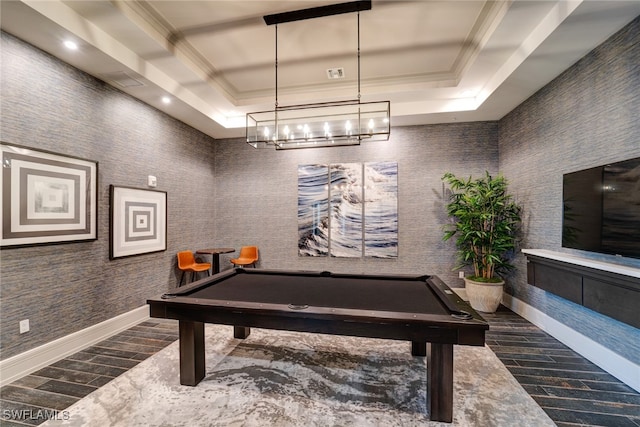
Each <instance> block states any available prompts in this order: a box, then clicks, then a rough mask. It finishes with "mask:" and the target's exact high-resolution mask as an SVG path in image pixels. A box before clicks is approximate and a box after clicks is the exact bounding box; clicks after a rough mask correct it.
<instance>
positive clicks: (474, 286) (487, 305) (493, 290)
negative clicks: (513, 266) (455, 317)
mask: <svg viewBox="0 0 640 427" xmlns="http://www.w3.org/2000/svg"><path fill="white" fill-rule="evenodd" d="M464 284H465V289H466V290H467V298H469V303H470V304H471V307H473V309H474V310H477V311H482V312H484V313H493V312H495V311H496V309H497V308H498V306H499V305H500V301H501V300H502V292H503V288H504V281H501V282H497V283H485V282H474V281H473V280H469V279H467V278H466V277H465V279H464Z"/></svg>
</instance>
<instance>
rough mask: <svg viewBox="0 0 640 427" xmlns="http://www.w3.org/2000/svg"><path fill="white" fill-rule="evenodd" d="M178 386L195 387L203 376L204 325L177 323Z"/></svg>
mask: <svg viewBox="0 0 640 427" xmlns="http://www.w3.org/2000/svg"><path fill="white" fill-rule="evenodd" d="M178 328H179V334H180V335H179V339H180V384H182V385H191V386H195V385H197V384H198V383H199V382H200V381H201V380H202V379H203V378H204V374H205V360H204V323H202V322H188V321H186V320H180V321H179V326H178Z"/></svg>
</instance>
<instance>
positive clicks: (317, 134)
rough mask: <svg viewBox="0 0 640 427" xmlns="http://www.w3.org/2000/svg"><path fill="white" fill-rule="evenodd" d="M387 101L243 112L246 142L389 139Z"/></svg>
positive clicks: (291, 144) (327, 143)
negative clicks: (244, 115)
mask: <svg viewBox="0 0 640 427" xmlns="http://www.w3.org/2000/svg"><path fill="white" fill-rule="evenodd" d="M390 108H391V105H390V102H389V101H378V102H360V101H358V100H353V101H336V102H326V103H316V104H303V105H291V106H284V107H277V108H276V109H275V110H271V111H261V112H256V113H249V114H247V123H246V129H247V131H246V137H247V143H248V144H249V145H251V146H252V147H254V148H275V149H277V150H287V149H295V148H312V147H338V146H341V145H359V144H360V142H362V141H386V140H388V139H389V134H390V129H391V123H390V118H391V114H390Z"/></svg>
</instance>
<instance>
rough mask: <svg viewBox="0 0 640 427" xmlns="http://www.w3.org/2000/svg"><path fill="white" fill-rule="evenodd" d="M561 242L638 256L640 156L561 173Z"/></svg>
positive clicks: (571, 245)
mask: <svg viewBox="0 0 640 427" xmlns="http://www.w3.org/2000/svg"><path fill="white" fill-rule="evenodd" d="M562 199H563V221H562V246H563V247H566V248H573V249H581V250H584V251H591V252H599V253H604V254H613V255H618V256H624V257H632V258H640V157H638V158H635V159H630V160H625V161H623V162H618V163H611V164H608V165H603V166H598V167H595V168H591V169H586V170H581V171H577V172H572V173H568V174H565V175H564V176H563V180H562Z"/></svg>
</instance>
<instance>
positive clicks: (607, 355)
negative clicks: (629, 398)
mask: <svg viewBox="0 0 640 427" xmlns="http://www.w3.org/2000/svg"><path fill="white" fill-rule="evenodd" d="M502 304H504V305H505V306H506V307H508V308H509V309H511V311H513V312H514V313H517V314H518V315H520V316H522V317H524V318H525V319H527V320H528V321H529V322H531V323H533V324H534V325H536V326H537V327H539V328H540V329H542V330H543V331H545V332H546V333H548V334H549V335H551V336H553V337H554V338H555V339H557V340H558V341H560V342H562V343H563V344H564V345H566V346H567V347H569V348H571V349H572V350H574V351H575V352H577V353H579V354H580V355H582V356H583V357H585V358H586V359H588V360H590V361H591V362H593V363H595V364H596V365H598V366H599V367H600V368H602V369H604V370H605V371H607V372H608V373H610V374H611V375H613V376H614V377H616V378H618V379H619V380H620V381H622V382H623V383H625V384H626V385H628V386H629V387H631V388H633V389H634V390H636V391H638V392H640V365H637V364H635V363H634V362H632V361H630V360H628V359H625V358H624V357H622V356H620V355H619V354H618V353H615V352H613V351H611V350H610V349H608V348H606V347H604V346H603V345H602V344H599V343H597V342H596V341H593V340H592V339H591V338H588V337H586V336H584V335H582V334H581V333H579V332H577V331H575V330H573V329H571V328H569V327H568V326H567V325H564V324H562V323H560V322H558V321H557V320H555V319H553V318H551V317H549V316H548V315H546V314H545V313H543V312H542V311H540V310H538V309H536V308H534V307H532V306H530V305H528V304H527V303H525V302H523V301H521V300H519V299H517V298H514V297H513V296H511V295H509V294H506V293H505V294H503V297H502Z"/></svg>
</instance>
